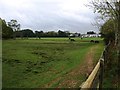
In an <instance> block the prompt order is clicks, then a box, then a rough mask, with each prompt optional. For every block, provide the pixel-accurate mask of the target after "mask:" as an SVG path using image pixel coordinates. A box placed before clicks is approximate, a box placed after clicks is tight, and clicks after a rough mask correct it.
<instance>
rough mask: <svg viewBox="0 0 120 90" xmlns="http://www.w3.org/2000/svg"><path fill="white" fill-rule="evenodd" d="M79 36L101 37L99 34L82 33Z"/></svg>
mask: <svg viewBox="0 0 120 90" xmlns="http://www.w3.org/2000/svg"><path fill="white" fill-rule="evenodd" d="M81 37H83V38H85V37H101V35H100V34H82V35H81Z"/></svg>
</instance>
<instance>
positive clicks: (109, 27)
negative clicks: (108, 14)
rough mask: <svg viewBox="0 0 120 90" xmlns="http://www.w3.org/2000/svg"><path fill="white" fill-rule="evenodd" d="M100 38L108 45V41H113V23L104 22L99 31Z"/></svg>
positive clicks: (110, 21)
mask: <svg viewBox="0 0 120 90" xmlns="http://www.w3.org/2000/svg"><path fill="white" fill-rule="evenodd" d="M100 31H101V34H102V37H103V38H104V41H105V44H108V43H109V41H114V40H115V29H114V21H113V20H112V19H109V20H108V21H106V22H105V23H104V24H103V26H102V27H101V29H100Z"/></svg>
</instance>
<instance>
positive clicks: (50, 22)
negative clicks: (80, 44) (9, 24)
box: [0, 0, 98, 33]
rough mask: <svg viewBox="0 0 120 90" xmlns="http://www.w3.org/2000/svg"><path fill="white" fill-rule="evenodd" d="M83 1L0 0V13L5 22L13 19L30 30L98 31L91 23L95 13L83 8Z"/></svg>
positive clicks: (85, 0)
mask: <svg viewBox="0 0 120 90" xmlns="http://www.w3.org/2000/svg"><path fill="white" fill-rule="evenodd" d="M86 3H88V1H87V0H84V1H83V0H1V3H0V16H1V18H3V19H5V20H6V21H10V20H11V19H16V20H17V21H18V22H19V23H20V24H21V28H22V29H23V28H31V29H32V30H34V31H35V30H43V31H49V30H56V31H57V30H58V29H62V30H68V31H71V32H81V33H85V32H86V31H89V30H95V31H98V30H97V28H95V27H93V26H92V24H91V22H93V21H94V17H95V14H93V12H92V10H90V9H89V8H88V7H85V5H84V4H86Z"/></svg>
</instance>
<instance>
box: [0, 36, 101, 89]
mask: <svg viewBox="0 0 120 90" xmlns="http://www.w3.org/2000/svg"><path fill="white" fill-rule="evenodd" d="M93 39H96V40H98V39H99V40H100V42H101V43H102V39H100V38H92V40H93ZM90 40H91V39H90V38H89V39H88V38H85V39H82V40H81V39H80V38H75V42H70V41H69V40H68V38H42V39H28V40H27V39H24V40H21V39H17V40H4V41H3V47H2V48H3V58H2V59H3V60H2V62H3V63H2V64H3V77H2V78H3V87H6V88H15V87H25V88H30V87H31V88H39V87H44V85H45V84H47V83H48V82H50V81H51V80H53V79H55V78H57V77H60V76H63V75H65V74H66V73H68V72H69V71H70V70H71V69H73V68H75V67H77V66H78V65H80V64H82V62H83V61H84V57H85V55H86V53H87V52H88V51H89V49H90V48H91V47H93V46H96V45H97V46H98V47H99V49H98V50H96V52H97V54H96V55H97V57H95V58H96V60H97V59H98V57H99V56H100V54H101V53H100V52H101V51H102V48H103V46H102V44H101V43H100V44H94V43H90V42H89V41H90ZM99 50H100V51H99ZM81 77H83V76H81Z"/></svg>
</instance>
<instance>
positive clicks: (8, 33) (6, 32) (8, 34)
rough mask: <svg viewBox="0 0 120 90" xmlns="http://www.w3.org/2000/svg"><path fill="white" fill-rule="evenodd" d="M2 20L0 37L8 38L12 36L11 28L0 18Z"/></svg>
mask: <svg viewBox="0 0 120 90" xmlns="http://www.w3.org/2000/svg"><path fill="white" fill-rule="evenodd" d="M0 21H1V22H2V38H3V39H9V38H12V37H13V29H12V28H10V27H8V26H7V24H6V21H5V20H2V19H1V20H0Z"/></svg>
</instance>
